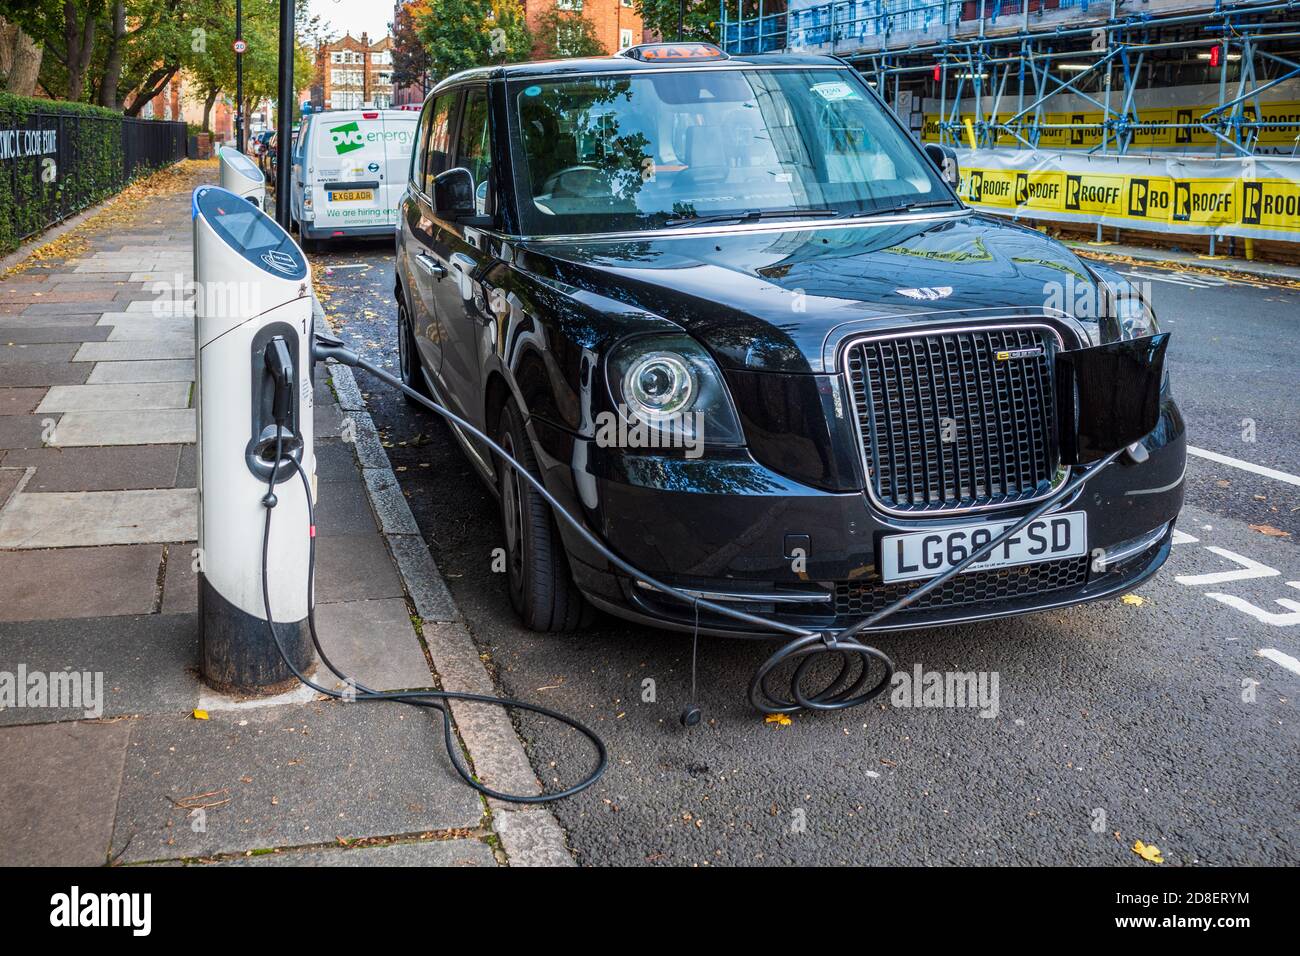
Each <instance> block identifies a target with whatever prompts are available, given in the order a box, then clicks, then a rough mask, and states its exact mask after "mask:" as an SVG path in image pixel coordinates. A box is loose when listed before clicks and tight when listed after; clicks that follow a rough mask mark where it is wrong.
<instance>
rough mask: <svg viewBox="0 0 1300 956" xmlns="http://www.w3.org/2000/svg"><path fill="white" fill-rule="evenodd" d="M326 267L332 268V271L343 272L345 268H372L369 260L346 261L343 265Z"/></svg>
mask: <svg viewBox="0 0 1300 956" xmlns="http://www.w3.org/2000/svg"><path fill="white" fill-rule="evenodd" d="M325 268H326V269H328V270H330V271H331V272H341V271H343V270H344V269H369V268H370V263H368V262H348V263H344V264H343V265H338V266H326V267H325Z"/></svg>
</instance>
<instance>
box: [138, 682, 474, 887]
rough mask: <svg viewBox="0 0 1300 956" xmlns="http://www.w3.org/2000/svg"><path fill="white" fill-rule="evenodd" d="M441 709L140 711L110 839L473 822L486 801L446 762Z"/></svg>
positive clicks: (200, 850) (294, 839)
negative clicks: (174, 714)
mask: <svg viewBox="0 0 1300 956" xmlns="http://www.w3.org/2000/svg"><path fill="white" fill-rule="evenodd" d="M441 719H442V718H441V715H440V714H438V713H437V712H436V711H435V712H431V711H427V710H425V709H422V708H414V707H405V706H401V705H390V704H382V703H352V704H348V703H341V702H335V701H330V702H316V703H311V704H298V705H287V706H282V707H267V708H258V709H250V710H235V711H223V712H217V713H214V714H213V715H212V719H211V720H190V719H185V718H164V717H147V718H142V719H140V720H137V721H133V722H132V725H131V739H130V742H129V745H128V747H127V757H126V764H125V770H124V779H123V783H122V795H121V798H120V799H119V801H118V813H117V820H116V823H115V825H114V828H113V842H114V850H115V851H123V856H122V859H123V860H125V861H146V860H160V859H168V858H171V859H175V858H179V857H202V856H212V855H215V854H220V853H231V852H243V851H246V850H249V849H256V848H272V847H283V846H300V845H303V844H308V843H329V842H333V841H334V840H335V839H336V838H338V837H345V838H347V837H358V836H382V835H394V836H396V835H402V834H416V833H424V832H428V831H431V830H449V829H455V828H459V827H475V826H477V825H478V824H479V822H480V820H481V818H482V812H483V811H482V803H481V802H480V801H479V799H478V797H477V795H476V794H475V793H474V792H473V791H472V790H470V789H469V788H468V787H465V786H464V785H463V784H462V783H461V782H460V780H459V778H458V777H456V776H455V772H454V771H453V770H452V768H451V766H450V765H449V763H448V758H447V755H446V751H445V749H444V745H443V742H442V726H441ZM201 794H207V795H208V796H206V797H199V795H201ZM187 798H190V799H187ZM222 801H229V802H226V803H224V804H223V805H220V806H217V805H215V804H218V803H221V802H222ZM194 802H200V803H210V804H213V806H210V807H208V808H207V809H206V810H205V811H204V813H203V818H202V819H201V820H200V819H199V818H198V817H197V816H196V815H194V814H193V812H192V811H191V810H189V809H186V808H185V807H177V806H176V805H175V804H176V803H182V804H187V805H188V804H192V803H194Z"/></svg>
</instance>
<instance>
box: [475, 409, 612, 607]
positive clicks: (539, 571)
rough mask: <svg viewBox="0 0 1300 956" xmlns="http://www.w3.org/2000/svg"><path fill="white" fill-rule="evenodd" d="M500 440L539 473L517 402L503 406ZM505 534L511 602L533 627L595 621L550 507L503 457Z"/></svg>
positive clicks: (501, 482) (531, 470)
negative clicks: (570, 567) (566, 552)
mask: <svg viewBox="0 0 1300 956" xmlns="http://www.w3.org/2000/svg"><path fill="white" fill-rule="evenodd" d="M496 440H497V444H499V445H500V446H501V447H502V448H504V449H505V450H506V451H507V452H509V453H510V455H511V456H512V457H513V458H515V459H516V460H518V461H519V463H520V464H522V465H523V466H524V467H525V468H527V469H528V472H529V473H530V474H532V475H533V476H534V477H539V476H540V473H539V470H538V467H537V458H536V456H535V455H534V454H533V446H532V444H531V443H530V442H529V440H528V433H527V431H525V429H524V423H523V418H522V417H521V416H520V413H519V409H518V408H517V407H516V406H515V403H514V402H513V401H509V402H506V405H505V408H503V409H502V410H501V421H500V424H499V425H498V427H497V439H496ZM496 472H497V488H498V489H499V490H500V492H501V520H502V523H503V524H504V525H505V532H506V577H507V579H508V586H509V589H510V603H511V605H512V606H513V607H514V609H515V612H516V613H517V614H518V615H519V617H520V618H521V619H522V620H523V622H524V625H525V626H526V627H528V628H530V629H531V630H534V631H550V632H569V631H576V630H578V629H579V628H581V627H585V626H587V625H588V624H590V623H591V620H592V618H593V616H594V614H593V609H592V607H591V605H590V604H588V603H587V600H586V598H584V597H583V596H582V592H580V591H579V590H578V588H577V585H575V584H574V583H573V575H572V574H571V573H570V571H569V558H568V555H566V554H565V552H564V544H563V542H562V541H561V540H560V532H559V529H558V528H557V527H556V526H555V518H554V517H553V516H552V514H551V506H550V505H549V504H547V503H546V501H545V500H543V498H542V496H541V495H539V494H538V493H537V492H536V490H535V489H534V488H533V487H532V486H531V485H530V484H528V482H527V481H525V480H524V479H523V478H521V477H520V476H519V473H518V472H517V471H516V470H515V469H514V468H512V467H511V466H510V465H508V464H507V463H506V462H505V461H504V460H503V459H502V458H500V457H497V458H496Z"/></svg>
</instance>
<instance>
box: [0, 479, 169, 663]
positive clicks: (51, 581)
mask: <svg viewBox="0 0 1300 956" xmlns="http://www.w3.org/2000/svg"><path fill="white" fill-rule="evenodd" d="M28 487H31V485H30V484H29V485H28ZM160 567H162V547H161V546H160V545H156V544H138V545H123V546H110V547H104V548H56V549H52V550H49V551H0V621H45V620H52V619H53V620H57V619H60V618H86V617H107V616H112V615H119V614H149V613H152V611H153V610H154V605H155V604H156V603H157V597H158V584H157V581H158V569H159V568H160ZM9 650H10V649H4V650H0V656H3V655H5V654H7V653H8V652H9Z"/></svg>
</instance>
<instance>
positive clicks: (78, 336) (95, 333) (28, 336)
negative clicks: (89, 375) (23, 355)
mask: <svg viewBox="0 0 1300 956" xmlns="http://www.w3.org/2000/svg"><path fill="white" fill-rule="evenodd" d="M45 318H46V316H34V317H32V318H31V319H30V321H28V322H27V323H26V324H25V325H10V326H8V327H6V328H3V329H0V341H3V342H4V344H5V345H28V344H31V345H42V344H55V343H60V342H103V341H107V340H108V339H110V338H112V334H111V333H112V330H111V329H109V328H107V327H105V326H101V325H91V324H87V325H63V324H49V323H47V322H45V321H44V319H45Z"/></svg>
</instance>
